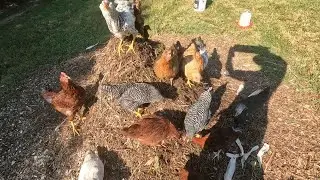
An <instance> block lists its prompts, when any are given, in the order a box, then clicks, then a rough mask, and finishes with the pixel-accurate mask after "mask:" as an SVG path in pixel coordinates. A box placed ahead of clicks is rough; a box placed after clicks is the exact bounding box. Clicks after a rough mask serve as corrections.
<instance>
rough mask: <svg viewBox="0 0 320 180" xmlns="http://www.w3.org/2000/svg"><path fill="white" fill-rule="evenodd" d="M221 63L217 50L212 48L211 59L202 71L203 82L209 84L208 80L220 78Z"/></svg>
mask: <svg viewBox="0 0 320 180" xmlns="http://www.w3.org/2000/svg"><path fill="white" fill-rule="evenodd" d="M221 69H222V63H221V61H220V56H219V54H218V52H217V49H216V48H214V49H213V52H212V54H211V57H210V58H209V60H208V64H207V66H206V67H205V69H204V74H203V81H204V82H205V83H208V84H210V78H216V79H219V78H220V77H221Z"/></svg>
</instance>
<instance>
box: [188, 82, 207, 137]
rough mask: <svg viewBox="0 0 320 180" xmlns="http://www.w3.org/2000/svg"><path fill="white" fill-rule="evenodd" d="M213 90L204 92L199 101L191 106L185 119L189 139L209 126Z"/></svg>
mask: <svg viewBox="0 0 320 180" xmlns="http://www.w3.org/2000/svg"><path fill="white" fill-rule="evenodd" d="M211 90H212V87H210V88H209V89H208V90H207V91H205V92H203V93H202V94H201V95H200V97H199V99H198V100H197V101H196V102H195V103H194V104H192V105H191V106H190V108H189V110H188V112H187V114H186V117H185V119H184V127H185V130H186V135H187V137H193V136H194V135H195V134H196V133H198V132H199V131H201V130H203V129H204V128H205V126H206V125H207V124H208V122H209V120H210V117H211V111H210V104H211V100H212V95H211ZM197 136H198V135H197Z"/></svg>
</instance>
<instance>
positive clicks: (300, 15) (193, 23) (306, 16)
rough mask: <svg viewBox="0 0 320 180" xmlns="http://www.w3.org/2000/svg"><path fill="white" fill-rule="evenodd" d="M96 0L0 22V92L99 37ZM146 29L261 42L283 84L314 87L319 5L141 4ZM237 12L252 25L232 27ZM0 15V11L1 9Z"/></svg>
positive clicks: (186, 0) (58, 0) (261, 0)
mask: <svg viewBox="0 0 320 180" xmlns="http://www.w3.org/2000/svg"><path fill="white" fill-rule="evenodd" d="M98 4H99V1H97V0H89V1H85V0H79V1H70V0H69V1H62V0H54V1H40V3H39V5H38V6H36V7H33V8H26V9H27V10H26V11H25V12H24V13H23V14H22V15H20V16H17V17H15V18H14V19H13V20H12V21H11V22H9V23H2V24H1V25H0V32H1V33H0V39H1V43H0V46H1V48H0V57H1V68H0V72H1V84H2V87H6V88H2V90H1V92H9V89H11V88H12V87H14V86H15V85H16V84H17V83H19V81H20V80H21V79H23V78H26V77H27V76H28V75H29V74H30V73H31V72H32V71H34V70H35V69H37V68H39V67H40V66H42V65H53V64H57V63H59V62H62V61H64V60H66V59H68V58H70V57H72V56H74V55H76V54H77V53H79V52H83V51H84V50H85V48H86V47H87V46H89V45H92V44H95V43H97V42H104V41H105V40H106V39H107V37H108V30H107V26H106V24H105V23H104V19H103V18H102V16H101V13H100V10H99V8H98ZM143 5H144V9H145V11H144V13H145V16H146V22H147V23H148V24H150V26H151V28H152V32H151V33H152V34H171V35H172V34H182V35H190V34H191V35H210V36H213V37H225V36H227V37H229V38H232V39H234V40H235V42H237V43H239V44H245V45H262V46H265V47H269V48H270V50H271V52H273V53H274V54H276V55H278V56H280V57H282V58H283V59H285V60H286V62H287V63H288V65H289V66H288V70H287V74H286V78H285V80H286V82H288V83H290V84H292V85H293V86H294V87H296V88H297V89H298V90H303V91H310V90H311V91H314V92H318V93H319V92H320V78H319V77H320V71H319V69H320V66H319V64H320V63H319V59H318V57H319V52H320V50H319V47H320V46H319V41H320V40H319V37H320V32H319V31H318V30H319V28H320V21H318V17H319V16H320V2H319V1H317V0H310V1H297V0H289V1H278V0H277V1H276V0H271V1H265V0H258V1H254V2H252V1H249V0H245V1H235V2H233V1H232V2H230V1H228V0H216V1H213V2H212V1H209V2H208V8H207V9H206V11H205V12H203V13H197V12H194V11H193V9H192V1H190V0H182V1H175V0H167V1H153V0H146V1H144V2H143ZM245 9H249V10H251V11H252V13H253V23H254V25H253V27H252V28H250V29H248V30H240V29H239V28H238V27H237V25H236V21H237V20H238V19H239V15H240V13H241V12H242V11H244V10H245ZM0 17H1V19H4V17H5V14H1V16H0Z"/></svg>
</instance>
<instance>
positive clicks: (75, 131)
mask: <svg viewBox="0 0 320 180" xmlns="http://www.w3.org/2000/svg"><path fill="white" fill-rule="evenodd" d="M70 125H71V127H72V131H73V135H76V134H77V135H78V136H80V134H79V132H78V131H77V129H76V127H75V125H74V123H73V120H70Z"/></svg>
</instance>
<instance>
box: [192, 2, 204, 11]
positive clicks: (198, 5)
mask: <svg viewBox="0 0 320 180" xmlns="http://www.w3.org/2000/svg"><path fill="white" fill-rule="evenodd" d="M206 5H207V0H195V1H194V4H193V7H194V10H195V11H198V12H203V11H204V10H205V9H206Z"/></svg>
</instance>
